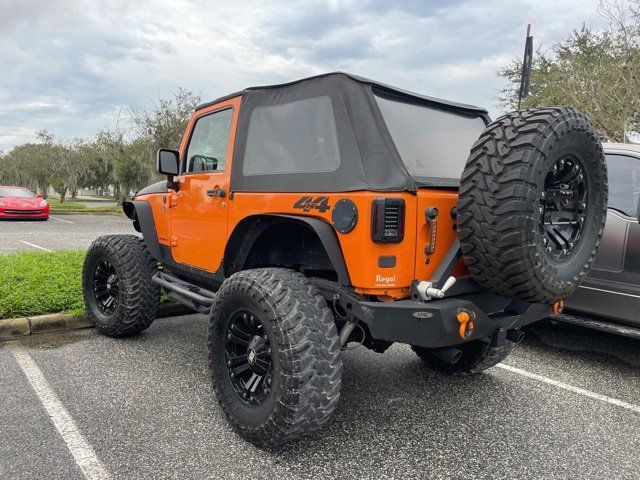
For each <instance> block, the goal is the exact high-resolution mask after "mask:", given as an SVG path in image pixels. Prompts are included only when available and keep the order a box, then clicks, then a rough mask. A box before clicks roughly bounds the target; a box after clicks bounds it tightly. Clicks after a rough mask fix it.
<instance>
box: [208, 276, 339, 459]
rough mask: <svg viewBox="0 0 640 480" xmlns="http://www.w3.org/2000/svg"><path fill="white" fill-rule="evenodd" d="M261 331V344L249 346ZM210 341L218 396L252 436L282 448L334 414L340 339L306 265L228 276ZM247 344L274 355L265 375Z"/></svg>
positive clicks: (232, 420)
mask: <svg viewBox="0 0 640 480" xmlns="http://www.w3.org/2000/svg"><path fill="white" fill-rule="evenodd" d="M247 317H248V320H247ZM235 322H239V323H235ZM252 329H253V333H251V332H252ZM238 337H243V338H238ZM261 337H262V338H264V342H263V341H262V340H261ZM256 339H257V340H258V343H257V344H259V346H258V347H250V345H256V343H255V340H256ZM247 342H248V344H247ZM265 342H266V343H265ZM208 343H209V365H210V369H211V375H212V380H213V385H214V387H215V392H216V397H217V399H218V402H219V403H220V405H221V406H222V409H223V410H224V412H225V414H226V416H227V418H228V420H229V422H230V423H231V424H232V425H233V426H234V427H235V429H236V431H237V432H238V433H239V434H240V435H241V436H242V437H243V438H245V439H246V440H249V441H250V442H252V443H254V444H256V445H258V446H262V447H268V448H277V447H279V446H281V445H283V444H285V443H287V442H289V441H292V440H295V439H298V438H300V437H302V436H305V435H308V434H310V433H312V432H313V431H315V430H317V429H318V428H319V427H321V426H322V425H323V424H325V423H326V422H327V420H328V419H329V417H330V415H331V413H332V412H333V410H334V408H335V406H336V404H337V402H338V399H339V397H340V385H341V381H342V359H341V354H340V341H339V338H338V332H337V330H336V326H335V322H334V319H333V315H332V313H331V311H330V309H329V308H328V307H327V305H326V302H325V300H324V299H323V298H322V296H320V295H319V292H318V290H317V288H316V287H314V286H313V285H311V283H310V282H309V280H308V279H307V278H306V277H305V276H304V275H302V274H301V273H297V272H293V271H291V270H287V269H282V268H263V269H255V270H244V271H241V272H238V273H236V274H234V275H232V276H231V277H229V278H228V279H227V280H225V282H224V284H223V285H222V287H221V288H220V290H219V291H218V294H217V295H216V300H215V303H214V305H213V307H212V309H211V314H210V317H209V342H208ZM242 344H246V347H244V348H243V346H242ZM265 347H269V348H265ZM254 348H255V350H254ZM243 352H244V353H243ZM249 352H254V354H252V355H254V359H255V358H256V357H258V358H260V359H262V360H265V359H268V360H267V363H265V364H263V365H262V368H263V370H261V371H260V372H259V374H260V376H261V378H258V379H256V378H255V377H254V374H255V373H256V371H257V370H256V368H257V365H258V362H257V361H255V360H254V361H251V360H250V359H251V356H250V354H249ZM255 352H257V353H255ZM267 352H268V353H267ZM245 355H246V356H245ZM243 356H245V357H244V358H246V360H245V359H244V358H242V357H243ZM247 363H250V364H251V368H252V369H254V370H253V372H251V371H249V372H247V371H246V364H247ZM266 365H268V367H267V366H266ZM232 374H233V376H232ZM240 376H244V377H245V379H244V380H243V379H240V378H239V377H240ZM254 383H255V385H256V387H255V388H253V389H251V388H249V387H248V385H252V384H254ZM257 399H258V400H257Z"/></svg>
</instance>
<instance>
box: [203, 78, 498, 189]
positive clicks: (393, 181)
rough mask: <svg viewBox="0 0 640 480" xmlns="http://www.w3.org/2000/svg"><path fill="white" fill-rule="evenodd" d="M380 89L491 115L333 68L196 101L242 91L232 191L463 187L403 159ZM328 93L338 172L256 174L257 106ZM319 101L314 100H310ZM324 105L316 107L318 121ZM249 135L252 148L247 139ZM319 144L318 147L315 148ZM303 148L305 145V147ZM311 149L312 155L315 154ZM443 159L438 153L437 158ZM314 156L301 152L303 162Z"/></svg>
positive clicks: (399, 97) (402, 98)
mask: <svg viewBox="0 0 640 480" xmlns="http://www.w3.org/2000/svg"><path fill="white" fill-rule="evenodd" d="M374 94H375V96H378V97H383V98H387V99H390V100H395V101H399V102H405V103H409V104H414V105H421V106H426V107H430V108H433V109H437V110H442V111H447V112H449V113H452V114H454V115H459V116H463V117H470V118H478V117H480V118H482V119H483V120H484V122H485V123H488V122H489V116H488V113H487V110H485V109H484V108H480V107H476V106H473V105H466V104H462V103H457V102H451V101H448V100H442V99H438V98H434V97H429V96H425V95H420V94H417V93H412V92H408V91H406V90H402V89H399V88H395V87H392V86H389V85H386V84H383V83H380V82H376V81H373V80H369V79H366V78H362V77H358V76H356V75H351V74H347V73H340V72H335V73H327V74H323V75H317V76H314V77H309V78H304V79H301V80H296V81H294V82H289V83H283V84H279V85H267V86H259V87H250V88H246V89H245V90H242V91H239V92H236V93H233V94H230V95H227V96H225V97H221V98H218V99H217V100H214V101H212V102H207V103H203V104H201V105H199V106H198V107H196V110H201V109H203V108H206V107H208V106H211V105H215V104H217V103H219V102H221V101H224V100H227V99H230V98H234V97H238V96H242V97H243V99H242V104H241V108H240V115H239V119H238V130H237V134H236V143H235V151H234V153H233V169H232V173H231V190H232V191H240V192H242V191H250V192H260V191H262V192H339V191H344V192H347V191H356V190H374V191H415V190H417V188H418V187H420V186H424V185H439V186H449V187H455V186H457V185H458V182H459V179H448V178H414V177H412V176H411V175H410V174H409V172H408V171H407V169H406V168H405V165H404V164H403V162H402V160H401V158H400V156H399V153H398V150H397V149H396V147H395V145H394V142H393V140H392V138H391V136H390V134H389V131H388V129H387V127H386V125H385V121H384V119H383V118H382V114H381V112H380V109H379V108H378V105H377V103H376V100H375V98H374ZM320 97H324V98H326V97H328V98H330V104H331V107H332V114H333V121H334V122H335V132H336V135H337V145H338V151H337V152H336V153H337V155H338V156H339V159H338V160H337V162H336V164H337V167H336V168H335V169H334V170H331V171H308V172H306V171H304V168H301V169H300V170H299V171H296V172H279V173H277V174H273V173H267V172H266V170H267V169H265V173H260V172H258V173H256V171H255V170H252V167H251V168H248V167H247V166H248V165H250V164H251V165H253V164H254V163H255V162H257V161H259V159H258V160H256V159H255V157H256V155H260V154H259V153H257V152H258V150H259V149H256V148H255V145H254V142H253V138H248V137H249V130H250V124H251V119H252V116H253V115H254V112H256V109H261V112H259V113H258V116H260V115H262V112H263V111H264V108H263V107H273V106H277V105H284V104H291V103H294V102H300V101H303V100H308V99H314V98H320ZM310 105H311V104H310ZM316 116H317V112H316V111H314V110H313V109H312V108H310V109H309V112H308V119H309V122H313V121H314V118H315V117H316ZM248 141H249V144H250V145H249V148H247V143H248ZM309 150H311V148H310V149H309ZM298 151H299V150H298ZM310 155H311V154H310ZM433 161H437V159H433ZM305 162H306V163H309V161H308V160H306V159H303V158H301V159H300V163H301V164H304V163H305Z"/></svg>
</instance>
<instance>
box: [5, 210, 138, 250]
mask: <svg viewBox="0 0 640 480" xmlns="http://www.w3.org/2000/svg"><path fill="white" fill-rule="evenodd" d="M119 233H132V234H136V231H135V230H134V229H133V225H132V223H131V221H130V220H129V219H128V218H127V217H125V216H124V215H89V214H84V215H52V216H51V217H50V218H49V220H48V221H46V222H37V221H33V220H28V221H27V220H25V221H19V220H5V221H0V253H12V252H19V251H34V252H35V251H48V250H72V249H76V248H88V247H89V245H90V244H91V242H92V241H93V240H95V239H96V238H97V237H99V236H101V235H109V234H119Z"/></svg>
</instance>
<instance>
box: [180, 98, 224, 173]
mask: <svg viewBox="0 0 640 480" xmlns="http://www.w3.org/2000/svg"><path fill="white" fill-rule="evenodd" d="M232 117H233V110H232V109H231V108H227V109H226V110H220V111H219V112H215V113H211V114H209V115H205V116H204V117H200V118H199V119H198V120H196V124H195V126H194V127H193V133H192V134H191V139H190V140H189V146H188V147H187V155H186V157H185V163H184V166H183V172H184V173H202V172H221V171H223V170H224V168H225V164H226V162H227V150H228V148H229V132H230V130H231V118H232Z"/></svg>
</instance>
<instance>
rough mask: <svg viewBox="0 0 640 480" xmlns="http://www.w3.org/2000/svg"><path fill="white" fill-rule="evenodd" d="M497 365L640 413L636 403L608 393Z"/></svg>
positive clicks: (639, 407) (509, 366)
mask: <svg viewBox="0 0 640 480" xmlns="http://www.w3.org/2000/svg"><path fill="white" fill-rule="evenodd" d="M496 367H498V368H502V369H504V370H508V371H510V372H513V373H517V374H518V375H522V376H523V377H527V378H531V379H533V380H537V381H539V382H542V383H546V384H547V385H553V386H554V387H558V388H561V389H563V390H567V391H569V392H573V393H577V394H579V395H584V396H585V397H589V398H593V399H595V400H600V401H601V402H606V403H609V404H611V405H615V406H617V407H621V408H626V409H627V410H631V411H632V412H636V413H640V406H638V405H634V404H632V403H627V402H623V401H622V400H618V399H617V398H611V397H607V396H606V395H601V394H599V393H595V392H592V391H590V390H585V389H583V388H578V387H574V386H573V385H568V384H566V383H562V382H559V381H558V380H553V379H551V378H547V377H543V376H542V375H538V374H536V373H531V372H527V371H526V370H522V369H520V368H516V367H512V366H511V365H505V364H504V363H499V364H498V365H496Z"/></svg>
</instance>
